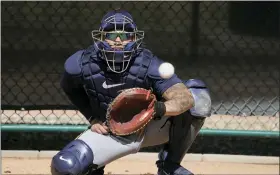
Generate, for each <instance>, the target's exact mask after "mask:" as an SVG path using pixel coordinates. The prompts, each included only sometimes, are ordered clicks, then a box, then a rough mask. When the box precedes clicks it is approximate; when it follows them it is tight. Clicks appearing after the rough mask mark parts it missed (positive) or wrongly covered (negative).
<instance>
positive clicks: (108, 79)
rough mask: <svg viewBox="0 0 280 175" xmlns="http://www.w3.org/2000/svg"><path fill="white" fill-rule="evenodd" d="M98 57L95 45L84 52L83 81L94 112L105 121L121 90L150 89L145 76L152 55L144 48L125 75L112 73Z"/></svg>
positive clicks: (82, 61) (82, 59)
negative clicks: (108, 108)
mask: <svg viewBox="0 0 280 175" xmlns="http://www.w3.org/2000/svg"><path fill="white" fill-rule="evenodd" d="M97 57H98V56H97V52H96V51H95V49H94V47H90V48H89V49H88V50H86V51H85V52H84V54H83V56H82V58H81V61H80V65H81V70H82V74H83V76H82V77H83V80H82V81H83V83H84V88H85V91H86V92H87V94H88V96H89V99H90V101H91V106H92V109H93V110H94V111H93V113H94V114H96V115H97V116H96V117H98V118H99V119H101V120H102V121H105V119H106V118H105V115H106V110H107V107H108V105H109V104H110V103H111V101H112V100H113V99H114V98H115V97H116V96H117V95H118V94H119V93H120V91H121V90H123V89H128V88H133V87H141V88H145V89H149V85H148V83H147V81H146V79H145V77H146V74H147V71H148V68H149V65H150V62H151V58H152V57H151V53H150V52H149V51H146V50H144V51H143V52H141V53H140V54H139V55H138V56H137V57H136V58H135V61H134V63H133V64H132V66H130V68H129V70H128V71H127V73H125V74H123V76H120V75H119V74H115V73H110V72H109V70H108V69H107V66H106V63H105V62H104V61H101V60H100V59H98V58H97ZM128 110H129V109H128Z"/></svg>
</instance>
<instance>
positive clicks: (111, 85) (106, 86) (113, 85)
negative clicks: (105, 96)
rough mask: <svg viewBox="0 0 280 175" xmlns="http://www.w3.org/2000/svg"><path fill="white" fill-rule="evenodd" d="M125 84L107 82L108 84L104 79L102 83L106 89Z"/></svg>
mask: <svg viewBox="0 0 280 175" xmlns="http://www.w3.org/2000/svg"><path fill="white" fill-rule="evenodd" d="M123 84H124V83H119V84H110V85H107V84H106V81H104V83H103V84H102V87H103V88H104V89H109V88H112V87H117V86H121V85H123Z"/></svg>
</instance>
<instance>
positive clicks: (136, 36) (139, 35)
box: [91, 13, 144, 73]
mask: <svg viewBox="0 0 280 175" xmlns="http://www.w3.org/2000/svg"><path fill="white" fill-rule="evenodd" d="M91 34H92V38H93V41H94V44H95V46H96V48H97V49H98V50H99V51H101V53H102V56H103V59H105V61H106V63H107V65H108V67H109V69H110V70H111V71H113V72H115V73H122V72H124V71H125V70H126V69H127V68H128V66H129V63H130V61H131V59H132V58H133V55H134V53H135V52H136V51H137V50H138V48H139V47H140V45H141V44H142V41H143V39H144V31H139V30H138V29H137V27H136V25H135V23H134V22H133V20H132V19H131V18H129V17H127V16H125V15H123V14H120V13H117V14H114V15H112V16H109V17H107V18H106V19H104V20H102V23H101V26H100V28H99V30H93V31H92V32H91ZM117 37H119V38H120V39H121V42H119V43H118V42H115V41H113V39H115V38H117ZM122 39H128V40H122ZM110 40H111V41H110ZM110 42H113V43H115V45H112V44H111V43H110ZM116 43H118V44H119V45H121V46H122V47H116V46H117V45H116Z"/></svg>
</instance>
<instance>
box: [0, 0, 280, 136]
mask: <svg viewBox="0 0 280 175" xmlns="http://www.w3.org/2000/svg"><path fill="white" fill-rule="evenodd" d="M115 8H122V9H125V10H128V11H129V12H130V13H131V14H132V15H133V17H134V19H135V21H136V23H137V24H138V28H139V29H141V30H144V31H145V32H146V33H145V39H144V41H145V45H146V47H147V48H149V49H150V50H152V51H153V52H154V53H155V54H156V55H157V56H158V57H160V58H161V59H163V60H165V61H169V62H171V63H173V64H174V65H175V68H176V73H177V74H178V75H179V76H180V77H181V78H182V79H190V78H198V79H202V80H203V81H205V82H206V84H207V85H208V87H209V89H210V91H211V96H212V116H211V117H210V118H208V119H207V120H206V123H205V125H204V126H203V130H202V131H201V132H200V134H202V135H203V134H204V135H231V136H232V135H234V136H256V137H260V136H262V137H279V70H278V66H279V55H280V32H279V31H280V28H279V26H280V19H279V18H280V17H279V16H280V15H279V14H280V6H279V2H218V1H215V2H202V1H201V2H190V1H189V2H183V1H176V2H167V1H162V2H159V1H150V2H136V1H132V2H124V1H121V2H115V1H114V2H108V1H104V2H95V1H90V2H86V1H80V2H74V1H69V2H66V1H45V2H43V1H38V2H36V1H18V2H15V1H5V2H3V1H2V2H1V31H2V33H1V61H2V66H1V69H2V72H1V109H2V115H1V130H2V131H9V132H10V131H13V132H22V131H32V132H35V131H46V132H48V131H50V132H56V131H65V132H81V131H83V130H84V129H85V128H86V125H87V124H88V123H87V121H86V120H85V118H84V117H83V116H82V115H81V114H80V113H79V112H78V111H77V110H76V108H75V107H74V106H73V105H72V104H71V103H70V102H69V100H68V99H67V98H66V96H65V94H64V93H63V92H62V90H61V88H60V86H59V81H60V78H61V74H62V72H63V65H64V61H65V60H66V59H67V57H69V56H70V55H71V54H73V53H74V52H76V51H77V50H79V49H83V48H86V47H88V46H89V45H90V44H92V39H91V35H90V32H91V30H93V29H98V25H99V23H100V20H101V18H102V16H103V15H104V14H105V13H106V12H107V11H108V10H112V9H115Z"/></svg>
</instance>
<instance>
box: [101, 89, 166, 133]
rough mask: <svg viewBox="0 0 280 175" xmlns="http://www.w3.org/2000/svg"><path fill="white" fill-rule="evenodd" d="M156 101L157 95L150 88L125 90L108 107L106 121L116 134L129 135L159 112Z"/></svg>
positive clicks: (111, 130)
mask: <svg viewBox="0 0 280 175" xmlns="http://www.w3.org/2000/svg"><path fill="white" fill-rule="evenodd" d="M156 103H158V102H157V100H156V96H155V95H154V94H153V93H152V92H151V91H150V90H146V89H143V88H131V89H126V90H123V91H122V92H121V93H120V94H119V95H118V96H117V97H116V98H115V99H114V100H113V102H112V103H111V104H110V105H109V107H108V109H107V116H106V119H107V120H106V123H107V125H108V127H109V130H110V132H111V133H113V134H115V135H129V134H133V133H136V132H137V131H139V130H141V129H142V128H144V127H145V126H146V125H147V124H148V123H149V122H150V121H151V119H152V118H154V116H155V114H156V113H157V112H156V108H155V104H156ZM164 112H165V111H164Z"/></svg>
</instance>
